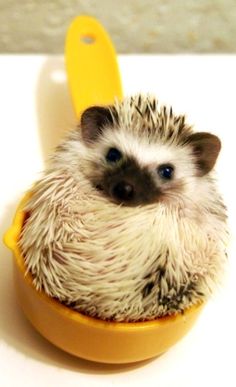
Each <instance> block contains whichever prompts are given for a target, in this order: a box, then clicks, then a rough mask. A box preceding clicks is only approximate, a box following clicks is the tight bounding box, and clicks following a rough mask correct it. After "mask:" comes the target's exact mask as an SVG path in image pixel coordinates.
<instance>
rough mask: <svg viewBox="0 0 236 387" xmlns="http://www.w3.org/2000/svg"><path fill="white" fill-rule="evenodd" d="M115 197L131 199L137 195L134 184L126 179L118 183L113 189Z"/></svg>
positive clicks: (124, 199) (122, 199)
mask: <svg viewBox="0 0 236 387" xmlns="http://www.w3.org/2000/svg"><path fill="white" fill-rule="evenodd" d="M111 193H112V196H113V197H114V199H117V200H121V201H130V200H132V199H133V198H134V196H135V189H134V186H133V185H132V184H130V183H128V182H126V181H120V182H118V183H116V184H115V185H114V186H113V187H112V189H111Z"/></svg>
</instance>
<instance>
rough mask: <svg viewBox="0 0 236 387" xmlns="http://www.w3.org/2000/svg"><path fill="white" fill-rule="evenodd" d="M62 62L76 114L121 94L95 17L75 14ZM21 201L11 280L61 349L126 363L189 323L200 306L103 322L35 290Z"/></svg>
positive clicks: (166, 343)
mask: <svg viewBox="0 0 236 387" xmlns="http://www.w3.org/2000/svg"><path fill="white" fill-rule="evenodd" d="M66 66H67V72H68V80H69V85H70V90H71V94H72V100H73V104H74V108H75V111H76V114H77V116H78V117H79V116H80V114H81V111H82V110H83V109H85V108H86V107H88V106H90V105H97V104H102V105H104V104H110V103H112V102H113V101H114V98H115V97H117V98H121V97H122V89H121V83H120V77H119V71H118V66H117V62H116V56H115V51H114V48H113V46H112V43H111V41H110V39H109V37H108V36H107V34H106V32H105V31H104V29H103V28H102V26H101V25H100V24H99V23H98V22H97V21H96V20H95V19H93V18H90V17H82V16H80V17H78V18H76V19H75V20H74V21H73V22H72V25H71V26H70V28H69V31H68V35H67V39H66ZM29 195H30V192H29V193H28V194H27V195H26V196H25V197H24V198H23V200H22V202H21V203H20V205H19V207H18V209H17V211H16V215H15V218H14V220H13V224H12V226H11V227H10V229H9V230H8V232H7V233H6V234H5V238H4V239H5V243H6V245H7V246H8V247H9V248H10V249H11V250H12V251H13V254H14V257H15V259H14V280H15V286H16V289H17V296H18V299H19V303H20V305H21V307H22V309H23V311H24V313H25V315H26V317H27V318H28V319H29V321H30V322H31V323H32V325H33V326H34V327H35V328H36V329H37V330H38V331H39V332H40V333H41V334H42V335H43V336H44V337H45V338H47V339H48V340H49V341H50V342H52V343H53V344H55V345H56V346H58V347H59V348H61V349H63V350H65V351H67V352H69V353H71V354H73V355H75V356H78V357H82V358H85V359H89V360H93V361H97V362H103V363H129V362H137V361H141V360H145V359H149V358H152V357H154V356H157V355H160V354H161V353H163V352H165V351H166V350H167V349H168V348H170V347H171V346H172V345H174V344H175V343H176V342H177V341H178V340H180V339H181V338H182V337H183V336H184V335H185V334H186V333H187V332H188V331H189V329H190V328H191V327H192V326H193V324H194V322H195V321H196V319H197V317H198V315H199V314H200V312H201V310H202V307H203V305H198V306H195V307H192V308H190V309H188V310H187V311H186V312H185V313H184V314H179V315H177V316H173V317H165V318H159V319H156V320H153V321H147V322H137V323H120V322H118V323H117V322H107V321H102V320H98V319H95V318H91V317H87V316H84V315H82V314H80V313H78V312H76V311H74V310H72V309H70V308H68V307H66V306H64V305H63V304H61V303H60V302H58V301H56V300H54V299H52V298H51V297H48V296H47V295H46V294H45V293H44V292H38V291H36V290H35V288H34V286H33V283H32V277H31V275H30V273H27V274H26V268H25V265H24V258H23V256H22V254H21V251H20V249H19V247H18V244H17V241H18V239H19V237H20V232H21V230H22V227H23V224H24V221H25V219H26V216H27V214H26V213H25V212H24V210H23V207H24V204H25V203H26V202H27V200H28V198H29Z"/></svg>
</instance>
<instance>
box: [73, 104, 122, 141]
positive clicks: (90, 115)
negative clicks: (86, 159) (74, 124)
mask: <svg viewBox="0 0 236 387" xmlns="http://www.w3.org/2000/svg"><path fill="white" fill-rule="evenodd" d="M116 122H118V115H117V112H116V110H115V109H114V108H113V107H110V108H109V107H103V106H92V107H90V108H88V109H86V110H85V111H84V112H83V114H82V116H81V131H82V137H83V140H84V142H85V143H87V144H88V145H89V144H90V143H92V142H95V141H96V139H97V138H98V136H99V135H100V134H101V133H102V131H103V130H104V127H105V126H107V125H109V126H112V125H114V124H115V123H116Z"/></svg>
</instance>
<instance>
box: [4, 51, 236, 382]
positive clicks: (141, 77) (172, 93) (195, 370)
mask: <svg viewBox="0 0 236 387" xmlns="http://www.w3.org/2000/svg"><path fill="white" fill-rule="evenodd" d="M119 62H120V69H121V74H122V78H123V85H124V92H125V94H132V93H135V92H139V91H144V92H152V93H154V94H156V95H157V96H158V98H159V99H160V100H161V101H162V102H165V103H167V104H172V105H173V108H174V111H177V112H178V113H186V114H187V116H188V121H189V122H190V123H193V124H194V125H195V127H196V128H197V129H199V130H205V131H211V132H213V133H215V134H217V135H218V136H219V137H220V138H221V140H222V144H223V149H222V152H221V155H220V158H219V161H218V164H217V169H218V175H219V185H220V189H221V192H222V194H223V196H224V198H225V202H226V204H227V206H228V208H229V223H230V226H231V229H232V243H231V247H230V251H229V262H230V268H229V275H228V278H227V281H226V283H225V285H224V287H223V288H222V289H220V291H219V292H218V294H216V295H215V297H214V299H213V300H211V301H210V302H209V303H208V304H207V306H206V307H205V310H204V311H203V313H202V314H201V316H200V318H199V320H198V321H197V323H196V324H195V326H194V328H193V329H192V331H191V332H190V333H189V334H188V335H187V336H186V337H185V338H184V339H183V340H182V341H181V342H179V343H178V344H177V345H176V346H175V347H173V348H172V349H170V350H169V351H168V352H167V353H165V354H164V355H162V356H161V357H159V358H156V359H153V360H150V361H147V362H144V363H141V364H136V365H126V366H123V365H121V366H115V365H114V366H113V365H102V364H96V363H92V362H88V361H85V360H81V359H78V358H75V357H72V356H70V355H68V354H66V353H64V352H62V351H61V350H59V349H57V348H56V347H54V346H53V345H52V344H50V343H49V342H47V341H46V340H45V339H44V338H42V337H41V336H40V335H39V334H38V333H37V332H36V331H35V330H34V328H32V327H31V325H30V324H29V323H28V322H27V320H26V319H25V317H24V315H23V314H22V312H21V310H20V309H19V307H18V305H17V296H16V294H15V292H14V286H13V281H12V259H11V253H10V251H9V250H8V249H7V248H6V247H5V246H3V244H2V242H0V243H1V244H0V387H8V386H9V387H15V386H17V387H21V386H24V387H28V386H30V387H31V386H32V387H42V386H45V387H54V386H55V387H60V386H66V387H70V386H79V387H100V386H101V387H108V386H124V387H125V386H140V387H141V386H144V385H146V386H148V387H150V386H158V387H173V386H175V387H185V386H186V387H195V386H196V387H197V386H203V387H205V386H207V387H211V386H214V387H216V386H222V385H224V386H227V387H231V386H235V385H236V376H235V365H236V363H235V353H234V352H235V348H236V333H235V331H236V307H235V306H236V301H235V298H236V297H235V295H236V280H235V278H236V254H235V253H236V248H235V231H234V229H235V223H236V220H235V217H236V204H235V203H236V189H235V186H236V179H235V176H236V172H235V169H236V150H235V149H236V147H235V142H236V56H233V55H232V56H230V55H229V56H186V55H185V56H184V55H183V56H181V55H180V56H158V55H156V56H120V57H119ZM74 123H75V117H74V114H73V112H72V106H71V101H70V98H69V96H68V92H67V86H66V81H65V73H64V67H63V59H62V57H59V56H41V55H40V56H30V55H25V56H20V55H19V56H18V55H16V56H0V136H1V137H0V171H1V184H0V235H1V236H2V234H3V232H4V231H5V230H6V229H7V227H8V226H9V224H10V223H11V220H12V217H13V214H14V211H15V208H16V205H17V203H18V201H19V199H20V198H21V197H22V195H23V193H24V192H25V191H26V190H27V189H28V188H29V186H30V184H31V183H32V182H33V181H34V180H35V179H36V178H37V176H38V173H39V172H40V170H42V168H43V160H44V157H45V156H46V155H48V153H49V149H50V148H51V147H52V146H53V145H54V142H55V133H61V132H63V131H64V130H66V129H67V128H69V127H70V126H72V125H73V124H74Z"/></svg>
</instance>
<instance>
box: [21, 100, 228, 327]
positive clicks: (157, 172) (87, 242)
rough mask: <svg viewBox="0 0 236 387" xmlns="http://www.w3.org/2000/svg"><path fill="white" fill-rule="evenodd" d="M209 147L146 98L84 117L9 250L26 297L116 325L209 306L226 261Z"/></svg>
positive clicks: (214, 140) (213, 143) (212, 142)
mask: <svg viewBox="0 0 236 387" xmlns="http://www.w3.org/2000/svg"><path fill="white" fill-rule="evenodd" d="M220 149H221V142H220V140H219V138H218V137H217V136H215V135H213V134H211V133H207V132H195V131H194V130H193V128H192V126H190V125H188V124H187V123H186V118H185V116H183V115H175V114H174V113H173V110H172V107H168V106H165V105H161V104H159V102H158V100H157V99H156V98H155V97H153V96H150V95H143V94H138V95H135V96H132V97H126V98H124V99H123V100H122V101H118V100H116V101H115V102H114V104H113V105H109V106H91V107H89V108H87V109H86V110H85V111H84V112H83V113H82V115H81V119H80V123H79V124H78V126H77V127H76V128H74V129H72V130H71V131H70V132H69V133H68V134H67V136H66V138H65V139H64V140H63V141H62V142H61V143H60V144H59V146H58V147H57V148H56V149H55V152H54V154H53V155H52V156H51V158H50V160H49V165H48V167H47V168H46V170H45V171H44V172H43V174H42V177H41V178H40V179H39V180H38V181H37V182H36V183H35V184H34V186H33V187H32V189H31V196H30V199H29V200H28V202H27V205H26V207H25V210H26V212H27V218H26V220H25V223H24V227H23V229H22V232H21V236H20V240H19V247H20V249H21V251H22V254H23V257H24V260H25V266H26V269H27V272H29V273H30V274H31V276H32V278H33V284H34V286H35V288H36V289H37V290H38V291H44V292H45V293H46V294H47V295H48V296H50V297H52V298H54V299H56V300H58V301H59V302H61V303H63V304H65V305H66V306H68V307H69V308H73V309H75V310H76V311H78V312H80V313H82V314H85V315H88V316H91V317H94V318H98V319H102V320H109V321H118V322H121V321H124V322H136V321H146V320H152V319H155V318H159V317H163V316H167V315H175V314H177V313H180V312H184V311H185V310H186V309H187V308H189V307H191V306H193V305H197V304H200V303H203V302H205V301H206V300H208V298H209V297H210V296H211V295H212V293H213V292H214V290H215V288H216V286H217V284H218V283H219V281H220V279H221V276H222V273H223V272H224V269H225V265H226V261H227V259H226V246H227V240H228V237H227V236H228V230H227V210H226V207H225V205H224V202H223V200H222V197H221V195H220V194H219V192H218V189H217V184H216V180H215V174H214V166H215V162H216V160H217V157H218V154H219V152H220Z"/></svg>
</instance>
